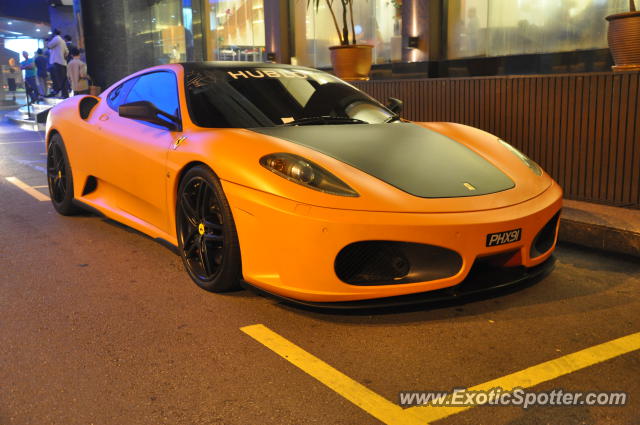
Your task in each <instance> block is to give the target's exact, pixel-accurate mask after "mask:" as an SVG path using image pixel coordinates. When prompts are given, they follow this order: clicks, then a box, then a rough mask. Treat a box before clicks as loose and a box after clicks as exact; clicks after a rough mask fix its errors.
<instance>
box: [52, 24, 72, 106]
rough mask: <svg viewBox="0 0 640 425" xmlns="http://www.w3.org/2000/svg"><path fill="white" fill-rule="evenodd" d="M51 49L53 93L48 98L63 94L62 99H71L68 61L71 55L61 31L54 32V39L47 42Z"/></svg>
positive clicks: (55, 30)
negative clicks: (59, 93)
mask: <svg viewBox="0 0 640 425" xmlns="http://www.w3.org/2000/svg"><path fill="white" fill-rule="evenodd" d="M47 47H48V48H49V64H50V65H51V66H52V71H51V76H52V78H51V79H52V80H53V91H52V92H51V93H50V94H49V96H47V97H53V96H55V95H57V94H58V92H60V91H61V92H62V98H63V99H66V98H67V97H69V90H68V88H67V87H68V86H67V82H66V79H67V60H66V59H65V58H66V57H67V55H68V54H69V51H68V50H67V44H66V43H65V41H64V40H63V39H62V37H60V30H58V29H54V30H53V37H52V38H51V40H49V41H48V42H47Z"/></svg>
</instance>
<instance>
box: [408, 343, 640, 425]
mask: <svg viewBox="0 0 640 425" xmlns="http://www.w3.org/2000/svg"><path fill="white" fill-rule="evenodd" d="M636 350H640V332H638V333H635V334H631V335H627V336H624V337H622V338H618V339H614V340H613V341H609V342H605V343H603V344H599V345H595V346H593V347H589V348H585V349H584V350H580V351H576V352H575V353H571V354H567V355H566V356H562V357H558V358H557V359H554V360H550V361H548V362H544V363H540V364H538V365H535V366H532V367H529V368H527V369H524V370H521V371H519V372H515V373H512V374H510V375H507V376H503V377H502V378H498V379H494V380H492V381H489V382H485V383H484V384H480V385H476V386H474V387H471V388H468V390H469V391H478V390H482V391H489V390H491V389H492V388H495V387H500V388H504V389H505V390H509V391H510V390H513V389H514V388H516V387H522V388H529V387H533V386H535V385H538V384H540V383H542V382H546V381H550V380H552V379H555V378H558V377H560V376H563V375H567V374H569V373H572V372H575V371H578V370H580V369H584V368H586V367H589V366H592V365H594V364H597V363H600V362H603V361H605V360H610V359H612V358H614V357H618V356H621V355H623V354H627V353H630V352H632V351H636ZM471 407H474V406H466V407H434V406H416V407H411V408H409V409H407V410H406V411H407V412H411V413H413V414H414V415H416V416H418V417H420V418H421V419H422V420H424V421H425V422H432V421H436V420H438V419H442V418H446V417H447V416H451V415H454V414H456V413H460V412H462V411H464V410H467V409H470V408H471Z"/></svg>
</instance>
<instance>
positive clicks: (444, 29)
mask: <svg viewBox="0 0 640 425" xmlns="http://www.w3.org/2000/svg"><path fill="white" fill-rule="evenodd" d="M308 3H309V2H308V1H307V0H75V3H74V11H75V14H76V16H78V18H79V19H80V20H81V21H82V24H81V26H82V28H83V33H84V34H83V37H84V42H85V45H86V50H87V60H88V62H89V66H90V69H91V70H92V72H93V73H94V74H96V75H95V78H96V79H97V80H98V81H99V83H100V84H102V85H107V84H111V83H113V82H114V81H115V79H117V78H119V77H122V76H124V75H126V74H128V73H130V72H133V71H135V70H137V69H140V68H143V67H147V66H152V65H158V64H163V63H170V62H180V61H190V60H223V61H231V60H232V61H266V60H275V61H278V62H284V63H295V64H299V65H305V66H311V67H315V68H329V67H330V59H329V49H328V47H329V46H332V45H335V44H338V37H337V34H336V31H335V28H334V25H333V21H332V17H331V14H330V12H329V9H328V7H327V4H326V2H323V1H320V2H319V5H318V8H317V9H316V8H315V7H314V6H313V3H314V2H313V1H311V2H310V3H311V4H308ZM627 7H628V1H627V0H561V1H558V0H536V1H525V0H449V1H446V0H355V1H354V3H353V15H354V27H355V33H356V41H357V42H358V43H363V44H371V45H373V62H374V66H373V70H372V78H374V79H377V78H411V77H465V76H477V75H504V74H527V73H528V74H532V73H538V74H540V73H543V74H544V73H558V72H591V71H606V70H608V69H609V66H610V65H611V58H610V55H609V51H608V49H607V40H606V30H607V23H606V21H605V19H604V17H605V16H606V15H608V14H611V13H616V12H621V11H625V10H626V8H627ZM334 8H335V9H336V13H337V14H338V18H339V19H340V18H341V13H342V10H341V6H340V4H339V2H335V6H334ZM410 46H411V47H410Z"/></svg>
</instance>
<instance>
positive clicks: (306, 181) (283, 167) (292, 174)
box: [260, 153, 359, 196]
mask: <svg viewBox="0 0 640 425" xmlns="http://www.w3.org/2000/svg"><path fill="white" fill-rule="evenodd" d="M260 165H262V166H263V167H264V168H266V169H267V170H269V171H272V172H274V173H276V174H277V175H279V176H280V177H284V178H285V179H287V180H290V181H292V182H294V183H298V184H299V185H302V186H305V187H308V188H310V189H314V190H318V191H320V192H324V193H329V194H332V195H340V196H359V195H358V193H357V192H356V191H355V190H353V189H352V188H350V187H349V185H347V184H346V183H345V182H343V181H342V180H340V179H339V178H337V177H336V176H334V175H333V174H331V173H330V172H328V171H327V170H325V169H324V168H322V167H320V166H319V165H317V164H314V163H313V162H311V161H309V160H308V159H305V158H303V157H301V156H298V155H293V154H290V153H273V154H270V155H266V156H263V157H262V158H260Z"/></svg>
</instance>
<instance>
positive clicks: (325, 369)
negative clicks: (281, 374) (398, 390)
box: [240, 325, 425, 425]
mask: <svg viewBox="0 0 640 425" xmlns="http://www.w3.org/2000/svg"><path fill="white" fill-rule="evenodd" d="M240 330H241V331H242V332H244V333H246V334H247V335H249V336H250V337H251V338H253V339H255V340H256V341H258V342H259V343H261V344H262V345H264V346H266V347H267V348H269V349H270V350H272V351H274V352H275V353H276V354H278V355H280V356H281V357H283V358H284V359H285V360H287V361H289V362H290V363H292V364H293V365H294V366H297V367H298V368H300V369H302V371H304V372H306V373H308V374H309V375H311V376H313V377H314V378H315V379H317V380H318V381H320V382H322V383H323V384H325V385H326V386H327V387H329V388H331V389H332V390H333V391H335V392H337V393H338V394H340V395H341V396H342V397H344V398H346V399H347V400H349V401H350V402H351V403H353V404H355V405H356V406H358V407H359V408H361V409H363V410H364V411H366V412H367V413H369V414H370V415H372V416H374V417H376V418H377V419H379V420H380V421H382V422H384V423H385V424H394V425H396V424H397V425H425V423H424V421H423V420H420V419H418V418H417V417H415V416H413V415H412V414H411V413H409V412H406V411H405V410H404V409H402V408H401V407H400V406H398V405H397V404H395V403H392V402H390V401H389V400H387V399H386V398H384V397H382V396H380V395H378V394H376V393H375V392H373V391H371V390H370V389H369V388H367V387H365V386H364V385H362V384H360V383H358V382H356V381H354V380H353V379H351V378H349V377H348V376H347V375H345V374H344V373H342V372H340V371H339V370H337V369H335V368H333V367H331V366H329V365H328V364H327V363H325V362H323V361H322V360H320V359H319V358H317V357H315V356H314V355H313V354H310V353H308V352H306V351H305V350H303V349H302V348H300V347H298V346H297V345H295V344H293V343H292V342H290V341H288V340H287V339H285V338H283V337H281V336H280V335H278V334H277V333H275V332H273V331H272V330H271V329H269V328H267V327H266V326H264V325H251V326H245V327H243V328H240Z"/></svg>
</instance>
